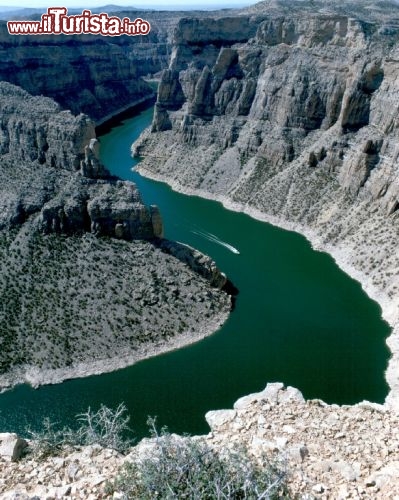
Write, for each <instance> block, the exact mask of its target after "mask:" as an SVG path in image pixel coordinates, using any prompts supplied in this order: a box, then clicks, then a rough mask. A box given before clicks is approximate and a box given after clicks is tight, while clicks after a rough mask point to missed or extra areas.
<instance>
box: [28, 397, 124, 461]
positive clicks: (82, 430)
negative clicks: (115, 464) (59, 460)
mask: <svg viewBox="0 0 399 500" xmlns="http://www.w3.org/2000/svg"><path fill="white" fill-rule="evenodd" d="M76 418H77V421H78V423H79V427H78V428H77V429H72V428H70V427H63V428H62V429H59V428H57V425H56V424H55V423H53V422H51V421H50V419H48V418H46V419H45V420H44V421H43V425H42V429H41V430H40V431H32V430H28V431H27V433H28V434H29V436H30V438H31V445H30V448H29V449H30V452H31V453H33V455H34V456H36V457H37V458H39V459H44V458H46V457H48V456H56V455H58V454H59V453H60V452H61V451H62V449H63V448H65V447H68V446H87V445H93V444H98V445H100V446H102V447H104V448H111V449H113V450H116V451H119V452H122V453H123V452H126V451H127V450H128V449H129V447H130V446H131V444H132V441H131V439H129V438H128V437H127V434H128V433H129V432H131V431H130V429H129V425H128V424H129V420H130V417H129V415H127V408H126V406H125V405H124V404H123V403H121V404H120V405H119V406H118V407H117V408H116V409H115V410H112V409H111V408H108V407H107V406H104V405H101V406H100V408H99V409H98V410H97V411H92V410H91V409H90V408H89V409H88V410H87V412H85V413H82V414H80V415H77V416H76Z"/></svg>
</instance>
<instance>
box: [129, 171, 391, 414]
mask: <svg viewBox="0 0 399 500" xmlns="http://www.w3.org/2000/svg"><path fill="white" fill-rule="evenodd" d="M137 172H139V173H140V174H141V175H143V176H144V177H147V178H149V179H152V180H155V181H160V182H165V183H166V184H168V185H169V186H170V187H171V188H172V189H173V190H174V191H177V192H179V193H182V194H185V195H188V196H199V197H201V198H206V199H208V200H213V201H218V202H220V203H221V204H222V205H223V206H224V207H225V208H226V209H228V210H232V211H235V212H242V213H245V214H246V215H249V216H250V217H253V218H254V219H257V220H260V221H262V222H267V223H269V224H272V225H273V226H276V227H280V228H282V229H286V230H288V231H294V232H296V233H299V234H302V235H303V236H305V238H306V239H307V240H308V241H309V242H310V244H311V246H312V248H313V249H315V250H317V251H322V252H326V253H328V254H329V255H331V257H332V258H333V259H334V261H335V262H336V263H337V265H338V266H339V267H340V268H341V269H342V270H343V271H344V272H345V273H346V274H348V275H349V276H350V277H351V278H353V279H355V280H356V281H358V282H359V283H360V285H361V286H362V288H363V290H364V291H365V293H366V294H367V295H368V296H369V297H370V298H371V299H372V300H374V301H375V302H377V303H378V304H379V305H380V307H381V313H382V317H383V319H384V320H385V321H386V322H387V323H388V324H389V325H390V326H391V327H392V332H391V334H390V336H389V337H388V338H387V339H386V343H387V345H388V347H389V350H390V352H391V354H392V357H391V358H390V360H389V363H388V367H387V370H386V372H385V378H386V381H387V383H388V385H389V389H390V392H389V394H388V396H387V398H386V401H385V405H386V406H387V407H389V408H392V409H394V410H395V411H399V376H398V372H399V315H398V313H397V304H395V303H394V301H393V300H392V299H390V298H389V297H388V296H387V295H386V294H385V293H384V292H383V291H382V290H380V289H378V288H376V287H375V286H374V285H373V284H372V282H371V279H370V277H369V276H367V275H365V274H364V273H362V272H360V271H359V270H358V269H355V268H354V267H353V266H352V265H351V264H350V263H349V262H348V257H347V251H346V250H345V248H343V247H334V246H332V245H326V244H324V243H322V240H321V238H320V236H319V235H318V234H317V233H316V232H315V231H313V230H312V229H310V228H308V227H305V226H303V225H301V224H298V223H294V222H289V221H286V220H284V219H281V218H278V217H275V216H270V215H267V214H265V213H264V212H261V211H260V210H256V209H254V208H252V207H250V206H248V205H243V204H240V203H236V202H233V201H232V200H230V199H229V198H228V196H225V195H216V194H212V193H209V192H208V191H204V190H201V189H192V188H183V187H182V186H181V185H180V184H179V183H178V182H176V181H170V179H168V178H167V177H166V176H162V175H159V174H154V172H152V171H151V170H149V169H147V168H145V167H143V166H142V165H141V164H139V165H138V166H137Z"/></svg>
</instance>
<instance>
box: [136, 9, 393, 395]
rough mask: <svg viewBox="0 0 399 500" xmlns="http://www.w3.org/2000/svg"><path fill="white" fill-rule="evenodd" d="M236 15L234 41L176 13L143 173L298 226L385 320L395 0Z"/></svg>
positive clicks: (143, 149)
mask: <svg viewBox="0 0 399 500" xmlns="http://www.w3.org/2000/svg"><path fill="white" fill-rule="evenodd" d="M318 9H319V10H320V11H319V12H318ZM356 9H357V11H358V15H356ZM254 14H256V16H255V15H254ZM241 15H242V16H243V17H242V19H243V20H245V23H244V26H246V27H247V26H248V28H245V29H244V30H243V32H242V38H241V39H240V34H236V38H235V39H232V38H231V36H226V37H225V38H224V39H219V40H218V41H217V43H215V41H214V39H213V38H214V37H213V36H212V26H213V24H212V23H211V24H210V22H209V20H206V19H204V20H196V21H195V22H192V23H191V24H190V23H189V22H188V21H185V20H182V21H180V23H179V24H178V26H177V28H176V32H175V37H174V48H173V52H172V58H171V63H170V66H169V69H168V70H166V71H165V72H164V74H163V77H162V79H161V84H160V88H159V92H158V100H157V105H156V113H155V115H154V121H153V124H152V130H151V131H147V132H145V133H144V134H143V135H142V137H141V139H140V140H139V141H137V142H136V144H135V145H134V147H133V152H134V154H137V155H142V156H143V161H142V162H141V164H140V167H139V169H140V172H142V173H143V174H145V175H148V176H150V177H154V178H157V179H162V180H164V181H166V182H169V183H170V184H171V185H172V186H173V187H174V188H175V189H178V190H181V191H184V192H189V193H197V194H201V195H204V196H208V197H211V198H216V199H219V200H221V201H223V202H224V203H225V204H226V205H227V206H229V207H232V208H235V209H237V210H245V211H247V212H248V213H251V214H252V215H254V216H256V217H259V218H263V219H265V220H269V221H272V222H274V223H277V224H280V225H282V226H284V227H288V228H293V229H296V230H298V231H301V232H303V233H305V234H307V235H308V236H309V237H310V239H311V240H312V242H313V243H314V244H315V245H316V246H318V247H319V248H323V249H327V250H328V251H330V252H331V253H332V254H333V255H334V257H335V258H336V259H337V260H338V262H339V264H340V265H341V266H342V267H343V268H344V269H346V270H347V271H348V272H349V273H350V274H352V275H353V276H355V277H356V278H358V279H359V280H361V281H362V283H363V285H364V287H365V288H366V290H367V291H368V293H369V294H370V295H371V296H373V297H374V298H377V299H378V300H379V301H380V303H381V305H382V306H383V310H384V316H385V317H386V318H387V319H388V320H389V321H390V322H391V324H392V325H396V324H397V322H398V319H399V293H398V292H399V275H398V264H399V260H398V255H397V251H396V247H397V241H398V236H399V226H398V217H399V210H398V208H399V170H398V167H397V165H398V162H397V160H398V154H399V150H398V146H397V145H398V140H399V128H398V116H399V108H398V95H399V84H398V82H399V62H398V61H399V25H398V23H397V21H395V19H396V18H397V17H398V7H397V5H396V4H383V5H382V4H373V3H372V2H366V1H364V2H356V3H352V2H348V3H344V4H342V5H341V4H340V5H339V6H335V4H334V5H330V4H328V5H327V3H325V2H313V3H312V5H310V4H307V3H304V2H290V3H289V4H282V3H279V2H261V3H260V4H258V5H256V6H254V7H253V8H248V9H246V10H245V11H244V12H242V13H241ZM247 16H252V17H247ZM230 22H231V21H230V18H226V19H225V20H223V19H218V21H217V23H218V26H219V29H220V32H221V33H224V32H225V31H224V30H223V26H224V24H225V26H229V25H230ZM208 26H210V27H209V29H208ZM189 28H190V29H189ZM199 32H200V33H201V36H202V38H200V39H199V38H198V33H199ZM207 33H209V36H208V38H207V39H205V38H204V37H206V36H207V35H206V34H207ZM193 158H195V161H193ZM395 335H397V334H395ZM395 335H393V336H392V337H391V338H390V340H389V345H390V347H391V349H392V350H393V352H394V357H393V360H392V361H391V364H390V367H389V370H388V374H387V377H388V380H389V383H390V385H391V388H393V391H392V392H391V395H390V398H391V397H392V395H393V394H399V368H397V363H398V360H399V351H398V348H397V342H396V340H395V338H396V337H395ZM395 397H396V396H395Z"/></svg>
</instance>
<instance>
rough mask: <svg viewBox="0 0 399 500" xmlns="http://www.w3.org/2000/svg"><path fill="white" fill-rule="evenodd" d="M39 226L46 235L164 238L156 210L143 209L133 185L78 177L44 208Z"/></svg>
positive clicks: (131, 238) (155, 208)
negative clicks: (81, 234)
mask: <svg viewBox="0 0 399 500" xmlns="http://www.w3.org/2000/svg"><path fill="white" fill-rule="evenodd" d="M153 217H154V219H153ZM38 223H39V226H40V228H41V230H42V231H44V232H46V233H49V232H58V233H65V234H73V233H82V232H85V231H86V232H87V231H91V232H92V233H93V234H95V235H97V236H110V237H116V238H121V239H124V240H133V239H151V238H156V237H161V236H162V234H163V227H162V219H161V215H160V213H159V210H158V208H157V207H152V208H147V207H146V206H145V205H143V203H142V201H141V198H140V194H139V192H138V189H137V188H136V186H135V184H133V183H132V182H128V181H109V180H102V181H101V180H96V181H93V180H86V179H82V178H81V177H79V176H74V177H73V178H72V179H71V181H70V182H69V183H68V185H67V186H66V187H65V188H64V189H62V190H61V191H60V192H59V193H58V195H57V196H56V197H55V198H53V199H51V200H50V201H49V202H47V203H46V204H45V205H44V206H43V208H42V209H41V212H40V217H39V220H38Z"/></svg>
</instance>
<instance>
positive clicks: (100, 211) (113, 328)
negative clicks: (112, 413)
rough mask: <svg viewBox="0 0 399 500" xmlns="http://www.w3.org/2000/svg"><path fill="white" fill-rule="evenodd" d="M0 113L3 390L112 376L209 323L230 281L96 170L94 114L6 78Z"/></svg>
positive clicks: (224, 306)
mask: <svg viewBox="0 0 399 500" xmlns="http://www.w3.org/2000/svg"><path fill="white" fill-rule="evenodd" d="M0 108H1V115H0V132H1V135H0V178H1V186H0V204H1V214H0V255H1V258H0V262H1V264H0V302H1V304H2V308H1V312H0V389H4V388H6V387H10V386H13V385H14V384H16V383H21V382H24V381H29V382H30V383H31V384H33V385H38V384H41V383H50V382H59V381H62V380H64V379H65V378H69V377H76V376H84V375H88V374H91V373H102V372H104V371H110V370H113V369H116V368H119V367H123V366H126V365H128V364H132V363H134V362H135V361H137V360H139V359H143V358H145V357H148V356H151V355H155V354H157V353H159V352H164V351H166V350H169V349H171V348H176V347H177V346H180V345H183V344H185V343H189V342H193V341H195V340H198V339H200V338H202V337H203V336H204V335H207V334H209V333H212V331H214V330H215V329H217V327H218V326H220V324H221V323H222V322H223V321H224V320H225V319H226V317H227V315H228V312H229V309H230V299H229V297H228V296H227V295H226V294H225V293H224V292H222V291H221V290H220V289H221V288H222V287H223V286H224V284H225V282H226V277H225V276H224V275H223V273H221V272H220V271H219V270H218V269H217V267H216V266H215V263H214V262H213V261H212V260H211V259H210V258H209V257H207V256H205V255H203V254H199V252H197V253H196V252H195V251H194V250H193V249H189V248H187V247H185V246H184V245H181V244H178V243H172V242H167V241H164V240H162V236H163V225H162V217H161V214H160V212H159V210H158V208H157V207H156V206H150V207H147V206H145V205H144V204H143V202H142V201H141V197H140V194H139V192H138V190H137V188H136V186H135V184H133V183H132V182H127V181H121V180H118V179H115V178H111V177H110V176H109V172H107V171H106V169H105V168H104V167H103V166H102V164H101V162H100V160H99V156H98V141H97V139H96V138H95V131H94V123H93V121H92V120H90V119H89V117H88V116H86V115H84V114H80V115H78V116H73V115H72V114H71V113H70V112H69V111H63V110H62V109H61V107H60V106H59V105H58V104H56V103H55V102H54V101H53V100H51V99H49V98H44V97H37V96H36V97H34V96H31V95H30V94H28V93H27V92H26V91H24V90H22V89H21V88H19V87H16V86H14V85H12V84H10V83H7V82H0ZM187 297H190V299H187ZM191 297H194V299H191ZM32 346H34V347H35V348H34V349H32Z"/></svg>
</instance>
